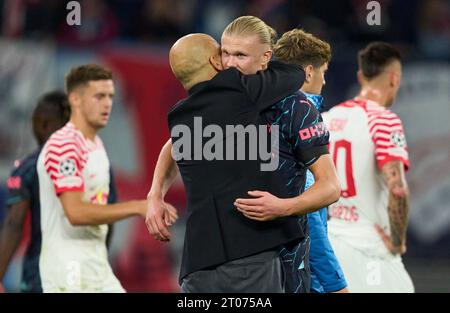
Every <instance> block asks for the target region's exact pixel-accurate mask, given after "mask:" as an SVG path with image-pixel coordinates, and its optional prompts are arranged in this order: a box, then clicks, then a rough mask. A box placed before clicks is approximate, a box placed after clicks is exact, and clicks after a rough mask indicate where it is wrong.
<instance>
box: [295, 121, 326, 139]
mask: <svg viewBox="0 0 450 313" xmlns="http://www.w3.org/2000/svg"><path fill="white" fill-rule="evenodd" d="M326 132H327V129H326V127H325V124H324V123H323V122H320V123H317V124H315V125H313V126H310V127H307V128H303V129H300V131H299V132H298V133H299V135H300V139H301V140H309V139H313V138H317V137H320V136H322V135H324V134H325V133H326Z"/></svg>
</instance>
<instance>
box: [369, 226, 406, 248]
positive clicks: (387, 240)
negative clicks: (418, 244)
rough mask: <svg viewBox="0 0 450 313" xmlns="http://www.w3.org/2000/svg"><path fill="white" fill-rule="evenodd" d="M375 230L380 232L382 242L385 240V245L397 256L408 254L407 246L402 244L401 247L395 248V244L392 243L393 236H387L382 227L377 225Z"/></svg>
mask: <svg viewBox="0 0 450 313" xmlns="http://www.w3.org/2000/svg"><path fill="white" fill-rule="evenodd" d="M375 229H376V231H377V232H378V235H380V237H381V240H383V242H384V245H385V246H386V248H387V249H388V250H389V251H390V252H391V253H392V254H394V255H396V254H400V255H402V254H405V252H406V245H405V244H402V245H401V246H394V244H393V243H392V239H391V236H389V235H388V234H386V232H385V231H384V230H383V228H381V226H380V225H378V224H375Z"/></svg>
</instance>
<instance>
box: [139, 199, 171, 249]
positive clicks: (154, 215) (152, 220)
mask: <svg viewBox="0 0 450 313" xmlns="http://www.w3.org/2000/svg"><path fill="white" fill-rule="evenodd" d="M147 206H148V207H147V216H146V218H145V225H147V229H148V231H149V233H150V235H152V236H153V238H155V239H156V240H159V241H170V237H171V235H170V232H169V229H168V226H167V222H170V221H171V220H172V217H170V216H173V214H172V215H171V214H170V211H169V210H168V209H167V208H166V205H165V203H164V201H163V200H162V199H160V198H156V197H152V196H149V197H148V198H147Z"/></svg>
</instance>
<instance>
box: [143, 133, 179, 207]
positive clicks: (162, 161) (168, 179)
mask: <svg viewBox="0 0 450 313" xmlns="http://www.w3.org/2000/svg"><path fill="white" fill-rule="evenodd" d="M178 173H179V171H178V166H177V163H176V162H175V160H174V159H173V158H172V140H171V139H169V140H168V141H167V142H166V143H165V144H164V146H163V147H162V149H161V152H160V153H159V157H158V161H157V163H156V167H155V172H154V174H153V181H152V186H151V188H150V191H149V193H148V198H157V199H164V197H165V195H166V193H167V191H168V190H169V188H170V186H171V185H172V184H173V182H174V180H175V178H176V177H177V175H178Z"/></svg>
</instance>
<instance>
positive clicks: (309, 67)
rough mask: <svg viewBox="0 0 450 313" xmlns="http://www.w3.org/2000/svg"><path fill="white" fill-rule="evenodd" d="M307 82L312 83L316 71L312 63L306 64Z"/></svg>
mask: <svg viewBox="0 0 450 313" xmlns="http://www.w3.org/2000/svg"><path fill="white" fill-rule="evenodd" d="M304 70H305V83H310V82H311V79H312V75H313V72H314V67H313V66H312V65H311V64H310V65H307V66H305V68H304Z"/></svg>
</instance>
